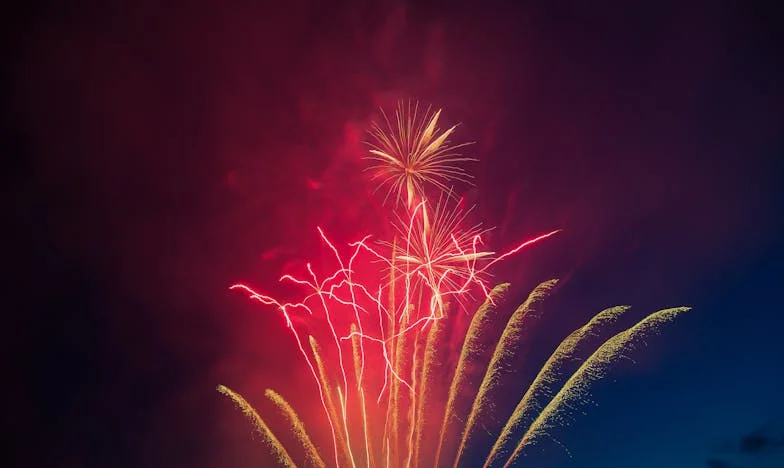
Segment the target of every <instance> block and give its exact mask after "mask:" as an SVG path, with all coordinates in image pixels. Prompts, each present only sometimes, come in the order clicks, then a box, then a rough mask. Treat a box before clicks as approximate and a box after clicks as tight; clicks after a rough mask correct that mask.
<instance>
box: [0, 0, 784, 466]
mask: <svg viewBox="0 0 784 468" xmlns="http://www.w3.org/2000/svg"><path fill="white" fill-rule="evenodd" d="M503 3H504V2H491V3H481V4H480V3H472V2H459V3H457V4H454V3H453V4H450V5H449V6H448V7H447V6H444V5H439V4H437V3H435V2H424V3H418V4H416V5H414V4H409V5H406V4H404V3H402V2H393V1H388V2H387V1H385V2H379V3H378V4H376V5H372V6H371V5H365V4H363V3H362V2H338V3H333V4H331V7H327V6H325V5H322V4H320V3H319V2H308V1H305V0H302V1H292V2H285V3H276V4H275V5H274V7H270V6H265V5H261V4H258V5H254V4H251V3H243V4H236V5H232V6H227V5H221V4H220V3H219V2H194V3H191V4H175V3H168V4H160V3H158V2H137V3H133V4H131V3H127V4H125V5H113V6H108V5H103V4H100V3H99V2H76V3H65V2H60V3H58V2H34V3H25V4H24V5H22V4H19V5H16V9H15V10H14V12H13V13H14V14H13V15H9V16H7V17H6V18H5V20H4V24H3V26H4V27H3V32H4V39H5V41H4V45H5V46H6V47H5V49H4V50H5V51H6V53H5V54H4V58H5V67H4V68H3V72H4V73H3V78H4V84H5V86H4V91H5V95H4V99H3V104H4V109H3V110H4V112H3V121H2V123H3V125H2V129H3V149H4V151H3V153H4V154H5V155H6V158H4V161H5V163H4V170H3V184H2V187H3V193H2V199H3V200H4V203H5V212H6V213H7V216H6V219H7V222H6V223H5V229H4V231H5V239H6V242H5V245H6V248H7V251H8V254H7V258H8V259H10V261H7V262H6V268H4V272H5V273H4V284H5V285H6V288H7V291H8V294H6V298H7V299H6V300H5V301H4V302H5V304H6V305H5V306H4V307H3V310H4V311H5V314H4V315H5V317H7V318H8V322H9V324H8V325H7V326H6V327H5V330H6V339H4V340H3V346H4V351H5V355H6V356H7V359H6V360H7V362H8V363H9V364H8V366H9V371H10V372H8V373H6V376H7V377H6V385H5V386H4V387H5V388H4V392H5V402H6V405H7V406H8V409H7V410H6V415H5V421H6V426H7V430H6V432H7V433H9V434H11V438H10V439H8V442H7V444H8V447H9V448H10V449H11V459H12V463H11V465H10V466H63V467H93V466H96V467H126V466H145V467H158V466H161V467H163V466H194V467H208V466H210V467H211V466H237V467H244V466H259V465H261V466H265V463H266V460H269V459H268V458H265V457H267V451H266V449H265V448H264V447H263V446H261V444H260V442H259V441H258V439H254V438H252V437H251V427H250V425H248V424H246V422H245V421H244V420H243V419H242V416H241V415H240V414H239V413H238V412H236V411H235V410H234V408H232V407H231V405H230V404H228V403H227V402H226V401H225V400H224V399H223V398H222V397H221V396H220V395H218V394H217V393H216V392H215V387H216V386H217V385H219V384H226V385H228V386H230V387H232V388H235V389H237V390H238V391H240V392H241V393H243V394H246V395H255V396H254V397H253V398H251V400H255V401H259V400H261V391H263V389H264V388H268V387H272V388H276V389H281V392H282V393H285V391H288V392H289V394H291V393H295V392H296V391H297V389H299V388H301V387H302V385H307V382H309V381H308V380H307V378H308V376H307V375H304V374H303V372H301V371H302V367H303V366H302V363H301V362H300V361H299V360H298V356H297V355H296V354H295V353H293V352H289V351H291V347H292V344H291V342H290V341H291V340H290V339H289V337H288V336H286V335H285V331H286V330H285V324H284V323H283V322H282V320H281V319H280V317H279V316H277V315H276V314H275V313H274V310H271V309H265V308H262V307H259V306H257V305H256V304H253V303H250V302H249V301H248V300H247V299H246V297H245V296H243V295H237V294H232V293H230V292H229V291H228V286H229V285H230V284H232V283H234V282H237V281H246V282H249V283H252V284H256V285H260V286H262V287H264V288H267V289H269V288H272V287H274V286H275V281H276V279H277V277H278V275H279V273H280V271H281V269H283V270H286V269H287V268H296V265H298V264H300V263H301V262H302V261H303V260H307V259H312V258H320V257H319V256H320V255H321V252H322V250H321V249H320V247H319V243H318V238H317V234H316V231H315V226H317V225H320V226H324V227H325V229H327V230H328V231H329V232H330V233H331V234H332V235H333V237H334V238H335V239H337V241H339V242H347V241H351V240H355V239H356V238H357V237H359V236H361V235H363V234H365V233H366V232H368V231H372V230H374V229H378V228H379V226H380V225H381V226H383V224H380V223H383V221H384V220H383V218H382V217H381V215H380V214H379V211H378V205H379V203H378V201H377V200H375V201H374V198H373V197H372V196H369V195H368V183H367V177H365V176H364V175H362V172H361V171H362V167H363V165H364V164H365V163H366V162H365V161H364V160H363V159H362V151H363V150H364V148H363V146H362V144H361V139H362V135H363V132H364V131H365V130H366V128H367V124H368V122H369V119H370V118H371V117H372V116H373V115H374V112H376V111H377V109H378V108H379V106H383V107H385V108H387V109H388V108H389V107H390V106H393V105H394V103H395V102H396V101H397V100H398V99H407V98H413V99H419V100H421V101H422V102H426V103H430V104H432V105H434V106H437V107H439V108H443V109H444V111H443V115H444V118H445V119H447V121H448V122H452V123H458V122H459V123H460V127H459V128H458V133H457V137H456V138H457V139H459V140H461V141H475V142H476V144H475V145H474V146H473V147H472V150H471V151H472V152H473V155H474V156H476V157H477V158H478V159H479V162H477V163H474V164H472V165H471V166H470V167H469V169H470V170H471V171H472V172H473V173H474V174H475V175H476V181H475V185H476V186H475V187H473V188H472V187H461V190H463V193H462V195H463V196H464V197H465V198H466V199H467V200H468V201H469V202H471V203H476V205H477V211H476V213H475V215H476V217H477V218H479V219H482V220H485V222H486V223H487V224H488V225H494V226H496V227H497V228H496V229H495V230H494V231H492V232H491V233H490V236H489V239H488V241H489V242H490V244H491V245H493V246H494V247H495V248H498V249H504V248H508V247H510V246H512V245H514V244H515V243H516V242H518V241H519V240H520V239H523V238H527V237H531V236H532V235H536V234H539V233H542V232H546V231H548V230H550V229H553V228H562V229H563V232H562V233H561V234H560V235H559V236H557V237H556V238H553V239H552V240H548V241H547V242H545V243H542V244H540V245H537V246H536V247H535V248H533V249H532V250H530V251H527V252H525V253H524V254H521V255H520V256H519V257H517V258H515V259H514V260H513V261H511V262H508V263H506V264H504V266H502V267H501V268H499V269H498V270H497V271H496V278H497V279H498V281H510V282H512V285H513V291H512V293H510V296H511V301H512V302H519V300H522V299H523V298H524V297H525V296H526V295H527V294H528V292H529V291H530V289H531V288H532V287H533V286H534V285H536V284H537V283H539V282H541V281H543V280H546V279H549V278H551V277H559V278H562V279H563V283H564V284H563V286H562V287H561V289H560V290H559V291H558V293H557V295H556V296H555V297H553V298H552V303H551V305H550V306H548V312H547V316H546V320H545V322H543V326H542V327H541V328H542V330H543V332H542V334H541V335H540V336H539V337H538V338H537V349H539V350H540V351H538V353H539V354H542V355H545V354H546V353H547V352H548V351H549V350H551V349H552V346H553V345H554V344H555V343H557V342H558V341H559V340H560V339H561V338H563V337H565V336H566V335H567V334H568V333H569V332H570V331H571V330H572V329H574V328H575V327H576V326H579V325H581V324H582V323H584V321H585V320H586V319H587V318H588V317H590V316H591V315H592V314H594V313H596V312H598V311H599V310H601V309H603V308H605V307H608V306H612V305H617V304H630V305H632V306H633V310H634V313H635V314H637V315H636V316H641V315H643V314H645V313H649V312H653V311H654V310H657V309H660V308H664V307H672V306H679V305H687V306H692V307H693V310H692V311H690V312H689V313H688V314H686V315H684V316H683V317H681V318H680V319H679V320H677V321H676V322H675V323H673V324H671V325H669V326H667V327H665V328H664V329H663V330H662V333H661V334H659V335H657V336H655V337H652V338H651V339H650V340H648V342H647V346H643V347H641V349H640V350H639V351H638V352H635V353H634V355H633V356H631V357H632V358H633V359H634V360H635V361H636V364H630V363H628V362H622V363H619V365H618V366H617V368H616V369H615V370H614V371H613V372H612V373H611V375H610V376H608V378H607V379H605V380H603V381H601V382H600V383H599V384H598V385H597V386H596V387H595V390H594V394H593V400H594V402H595V403H596V405H593V406H589V407H587V408H586V409H585V411H586V413H587V414H586V415H584V416H583V415H580V416H578V417H577V418H575V420H574V422H573V424H572V425H571V426H570V427H567V428H563V429H560V430H558V431H556V438H557V441H558V443H556V442H551V441H547V442H542V443H541V444H540V445H538V446H537V447H536V448H535V449H534V450H531V453H530V455H529V456H528V457H527V458H526V461H528V462H530V464H529V465H524V466H536V467H563V468H570V467H602V468H613V467H618V468H621V467H628V466H635V467H637V468H648V467H651V468H652V467H660V466H667V467H695V468H696V467H708V468H746V467H757V466H760V467H774V466H784V465H782V463H784V404H783V403H782V400H781V397H780V395H781V394H784V379H783V378H782V376H783V375H784V372H782V367H781V362H782V359H784V345H782V342H781V340H780V337H779V335H780V332H779V330H780V329H781V327H782V325H784V319H782V315H781V311H782V309H784V307H782V306H784V299H782V295H781V294H780V290H781V283H782V281H781V278H782V277H784V276H783V275H784V268H783V266H784V263H782V256H784V244H782V240H781V239H782V233H784V232H783V231H782V226H781V224H782V223H781V213H782V209H783V208H784V204H782V198H783V197H782V191H781V187H780V184H781V181H782V180H784V179H782V176H784V171H782V158H781V157H782V151H783V150H784V139H782V127H783V124H784V113H783V111H782V109H784V93H782V91H781V82H782V79H784V75H782V73H781V72H782V58H781V57H782V56H781V55H780V54H779V53H777V52H775V50H776V47H775V44H776V43H781V42H782V41H781V39H782V37H781V32H780V30H779V28H778V25H777V23H776V21H775V20H774V17H775V15H774V11H773V9H772V7H767V6H765V4H764V2H740V1H737V2H733V1H721V2H699V1H698V2H691V3H689V4H688V5H686V4H683V3H682V2H674V1H673V2H656V3H654V2H645V3H642V4H638V5H631V4H627V3H623V2H608V3H606V4H605V5H602V6H597V5H591V6H588V5H586V4H582V3H581V2H565V3H563V4H559V5H556V4H554V3H549V4H545V2H540V3H539V4H537V5H529V6H519V7H515V8H512V7H509V6H504V5H503ZM298 262H299V263H298ZM303 382H305V383H303ZM294 399H296V398H294ZM301 400H302V401H299V403H301V404H303V405H306V404H307V402H306V401H305V400H306V398H305V397H301ZM559 444H563V446H564V447H566V448H567V449H568V453H567V451H566V450H564V449H563V448H562V447H561V445H559Z"/></svg>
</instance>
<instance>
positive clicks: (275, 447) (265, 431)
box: [218, 385, 297, 468]
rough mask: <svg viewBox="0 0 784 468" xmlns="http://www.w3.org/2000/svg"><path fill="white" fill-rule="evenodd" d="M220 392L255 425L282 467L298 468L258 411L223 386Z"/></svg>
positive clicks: (219, 388)
mask: <svg viewBox="0 0 784 468" xmlns="http://www.w3.org/2000/svg"><path fill="white" fill-rule="evenodd" d="M218 391H219V392H220V393H222V394H224V395H226V396H227V397H229V398H230V399H231V400H232V401H234V403H235V404H236V405H237V407H238V408H239V409H240V410H241V411H242V412H243V414H245V417H247V418H248V419H249V420H250V421H251V422H252V423H253V427H254V428H255V429H256V432H258V433H259V435H260V436H261V438H262V439H263V440H264V441H265V442H266V443H267V445H269V447H270V449H272V453H273V454H274V455H275V457H276V458H277V459H278V462H279V463H280V464H281V465H282V466H286V467H292V468H294V467H296V466H297V465H295V464H294V460H292V459H291V456H289V453H288V452H287V451H286V449H285V448H284V447H283V444H281V443H280V441H279V440H278V438H277V437H275V434H273V433H272V431H271V430H270V428H269V427H268V426H267V424H266V423H265V422H264V420H263V419H261V416H259V413H257V412H256V410H254V409H253V407H252V406H250V404H249V403H248V402H247V401H245V399H244V398H242V397H241V396H240V395H239V394H237V393H235V392H234V391H232V390H231V389H229V388H228V387H225V386H223V385H218Z"/></svg>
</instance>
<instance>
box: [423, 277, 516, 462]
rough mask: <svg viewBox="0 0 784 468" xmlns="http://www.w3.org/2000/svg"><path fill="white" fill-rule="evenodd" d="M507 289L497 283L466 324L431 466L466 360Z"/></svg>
mask: <svg viewBox="0 0 784 468" xmlns="http://www.w3.org/2000/svg"><path fill="white" fill-rule="evenodd" d="M508 289H509V284H508V283H504V284H499V285H498V286H496V287H495V288H493V290H492V291H491V292H490V295H488V297H487V299H486V300H485V302H484V304H482V306H481V307H480V308H479V310H477V311H476V313H475V314H474V317H473V318H472V319H471V324H470V325H469V326H468V332H467V333H466V336H465V340H464V341H463V348H462V349H461V350H460V357H459V358H458V361H457V367H456V368H455V375H454V377H452V385H450V387H449V396H448V397H447V403H446V409H445V411H444V419H443V420H442V422H441V430H440V431H439V433H438V445H437V446H436V455H435V461H434V462H433V466H439V461H440V459H441V450H442V448H443V445H444V437H445V436H446V428H447V426H448V424H449V422H450V419H451V418H453V417H454V410H455V408H454V406H455V399H456V398H457V394H458V392H459V391H460V389H462V387H463V384H464V380H465V377H466V375H465V372H466V367H467V365H468V361H469V360H471V359H473V358H474V357H475V355H476V354H477V353H478V352H479V351H480V349H479V343H480V338H481V336H482V332H484V331H485V330H487V329H492V321H493V316H494V315H495V314H493V312H494V311H495V310H496V307H495V303H496V300H497V299H499V298H500V297H502V296H503V295H504V294H505V293H506V291H507V290H508Z"/></svg>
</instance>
